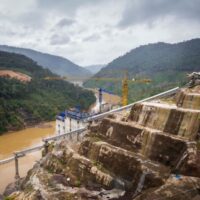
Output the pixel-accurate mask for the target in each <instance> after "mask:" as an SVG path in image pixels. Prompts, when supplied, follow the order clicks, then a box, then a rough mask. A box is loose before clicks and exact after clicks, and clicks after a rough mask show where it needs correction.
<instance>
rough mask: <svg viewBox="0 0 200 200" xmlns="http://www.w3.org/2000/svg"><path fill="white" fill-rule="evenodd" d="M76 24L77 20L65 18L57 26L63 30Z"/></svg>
mask: <svg viewBox="0 0 200 200" xmlns="http://www.w3.org/2000/svg"><path fill="white" fill-rule="evenodd" d="M75 22H76V20H74V19H67V18H63V19H61V20H60V21H59V22H58V23H57V24H56V26H57V27H61V28H62V27H64V26H70V25H72V24H74V23H75Z"/></svg>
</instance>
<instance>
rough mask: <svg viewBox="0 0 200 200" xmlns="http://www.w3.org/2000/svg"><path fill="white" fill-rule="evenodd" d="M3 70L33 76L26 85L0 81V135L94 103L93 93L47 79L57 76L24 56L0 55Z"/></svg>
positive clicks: (86, 107) (7, 80) (0, 65)
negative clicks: (78, 106) (64, 111)
mask: <svg viewBox="0 0 200 200" xmlns="http://www.w3.org/2000/svg"><path fill="white" fill-rule="evenodd" d="M0 69H10V70H15V71H20V72H23V73H26V74H28V75H30V76H31V77H32V81H31V82H29V83H26V84H25V83H22V82H20V81H18V80H15V79H8V78H3V77H1V78H0V133H3V132H6V131H8V130H17V129H21V128H23V127H24V126H25V125H27V124H32V123H37V122H40V121H49V120H54V119H55V116H56V114H57V113H59V112H60V111H63V110H65V109H68V108H70V107H74V106H77V105H80V106H81V108H82V109H83V110H84V109H88V108H89V106H90V105H91V104H92V103H94V102H95V97H94V95H93V93H92V92H91V91H87V90H84V89H82V88H80V87H78V86H74V85H73V84H71V83H69V82H66V81H63V80H45V79H44V77H46V76H53V77H55V76H56V75H55V74H53V73H52V72H50V71H49V70H46V69H43V68H42V67H40V66H38V65H37V64H36V63H35V62H33V61H32V60H31V59H29V58H26V57H25V56H21V55H17V54H11V53H5V52H0Z"/></svg>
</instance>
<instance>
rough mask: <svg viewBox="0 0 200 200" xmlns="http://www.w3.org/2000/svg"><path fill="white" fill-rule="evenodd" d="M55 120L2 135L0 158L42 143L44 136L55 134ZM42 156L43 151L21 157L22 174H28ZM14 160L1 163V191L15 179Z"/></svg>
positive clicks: (20, 169)
mask: <svg viewBox="0 0 200 200" xmlns="http://www.w3.org/2000/svg"><path fill="white" fill-rule="evenodd" d="M54 133H55V122H48V123H44V124H41V125H37V126H35V127H31V128H26V129H24V130H21V131H15V132H11V133H7V134H4V135H2V136H0V160H1V159H4V158H7V157H9V156H12V153H13V152H14V151H19V150H22V149H24V148H28V147H31V146H35V145H37V144H40V143H41V140H42V138H45V137H48V136H50V135H54ZM40 157H41V152H35V153H31V154H28V155H27V156H25V157H23V158H20V159H19V172H20V176H21V177H23V176H25V175H26V173H27V171H28V170H29V169H30V168H31V167H32V166H33V165H34V163H35V161H36V160H38V159H39V158H40ZM14 164H15V163H14V162H10V163H7V164H4V165H0V193H2V192H3V190H4V189H5V187H6V185H7V184H9V183H10V182H12V181H13V180H14V176H15V167H14Z"/></svg>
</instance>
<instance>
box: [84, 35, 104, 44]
mask: <svg viewBox="0 0 200 200" xmlns="http://www.w3.org/2000/svg"><path fill="white" fill-rule="evenodd" d="M100 38H101V37H100V35H98V34H93V35H90V36H88V37H85V38H84V39H83V41H85V42H88V41H90V42H95V41H97V40H99V39H100Z"/></svg>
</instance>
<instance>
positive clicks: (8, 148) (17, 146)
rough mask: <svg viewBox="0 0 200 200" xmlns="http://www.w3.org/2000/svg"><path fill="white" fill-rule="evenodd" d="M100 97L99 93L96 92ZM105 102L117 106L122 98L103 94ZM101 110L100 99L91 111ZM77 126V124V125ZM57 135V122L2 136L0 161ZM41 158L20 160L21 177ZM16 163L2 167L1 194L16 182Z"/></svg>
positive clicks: (32, 154)
mask: <svg viewBox="0 0 200 200" xmlns="http://www.w3.org/2000/svg"><path fill="white" fill-rule="evenodd" d="M94 92H95V94H96V96H98V91H94ZM103 101H104V102H108V103H111V104H113V105H116V104H118V103H120V97H119V96H116V95H110V94H103ZM98 108H99V103H98V98H97V101H96V103H95V104H94V105H93V106H92V108H91V111H92V110H93V111H95V109H98ZM75 126H76V124H75ZM54 134H55V121H54V122H48V123H43V124H41V125H37V126H35V127H31V128H26V129H24V130H21V131H14V132H11V133H6V134H4V135H2V136H0V160H2V159H5V158H8V157H9V156H12V154H13V152H15V151H19V150H22V149H25V148H29V147H31V146H36V145H38V144H40V143H41V141H42V138H45V137H48V136H50V135H54ZM40 158H41V152H34V153H31V154H27V155H26V156H25V157H23V158H20V159H19V173H20V177H24V176H25V175H26V173H27V171H28V170H29V169H31V168H32V166H33V165H34V164H35V162H36V161H37V160H39V159H40ZM14 176H15V163H14V161H12V162H10V163H7V164H3V165H0V193H2V192H3V191H4V189H5V187H6V186H7V185H8V184H9V183H11V182H13V181H14Z"/></svg>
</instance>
